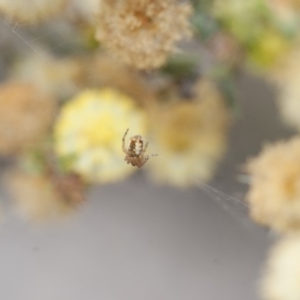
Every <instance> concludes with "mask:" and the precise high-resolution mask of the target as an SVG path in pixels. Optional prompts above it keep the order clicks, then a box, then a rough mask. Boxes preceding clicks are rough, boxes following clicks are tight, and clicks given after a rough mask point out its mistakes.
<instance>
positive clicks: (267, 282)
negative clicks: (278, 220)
mask: <svg viewBox="0 0 300 300" xmlns="http://www.w3.org/2000/svg"><path fill="white" fill-rule="evenodd" d="M299 253H300V236H299V235H296V236H291V237H288V238H284V239H283V240H282V241H279V243H278V244H277V245H275V247H274V248H273V249H272V251H271V255H270V257H269V259H268V265H267V270H266V273H265V275H264V278H263V281H262V288H261V294H262V298H263V299H264V300H298V299H300V256H299Z"/></svg>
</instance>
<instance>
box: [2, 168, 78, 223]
mask: <svg viewBox="0 0 300 300" xmlns="http://www.w3.org/2000/svg"><path fill="white" fill-rule="evenodd" d="M6 183H7V184H6V186H7V187H8V190H9V193H10V194H11V196H12V198H13V201H14V206H15V208H16V211H17V213H18V214H20V215H21V216H22V217H23V218H25V219H28V220H32V221H47V220H52V219H57V218H58V217H61V216H64V215H66V214H67V213H70V212H71V211H72V210H73V208H74V204H77V203H72V201H69V200H70V198H68V199H67V198H65V197H63V196H64V195H63V194H62V193H60V190H59V189H58V188H57V186H55V184H54V183H53V181H52V180H51V178H50V177H49V176H47V175H41V174H30V173H27V172H25V171H23V170H19V169H16V170H14V171H12V172H10V174H8V176H7V177H6ZM69 188H70V186H69Z"/></svg>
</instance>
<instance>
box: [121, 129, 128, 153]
mask: <svg viewBox="0 0 300 300" xmlns="http://www.w3.org/2000/svg"><path fill="white" fill-rule="evenodd" d="M128 130H129V128H127V130H126V131H125V133H124V135H123V138H122V150H123V152H124V153H127V150H126V147H125V138H126V135H127V133H128Z"/></svg>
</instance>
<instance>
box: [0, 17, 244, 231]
mask: <svg viewBox="0 0 300 300" xmlns="http://www.w3.org/2000/svg"><path fill="white" fill-rule="evenodd" d="M76 29H77V30H78V26H77V27H76ZM0 33H1V35H2V36H3V43H0V45H1V48H3V47H4V44H6V46H7V45H8V46H9V47H10V48H13V49H14V51H15V52H16V53H17V54H18V55H19V56H21V57H22V56H26V55H28V54H30V53H31V54H32V53H34V55H37V56H38V57H39V58H41V59H43V60H44V61H45V62H46V63H47V64H48V65H49V66H50V67H51V68H53V70H54V71H55V70H56V67H55V66H54V65H53V64H52V61H51V60H49V54H54V55H58V56H62V57H65V58H68V55H69V54H67V55H66V53H70V52H71V53H72V54H74V55H76V54H80V49H81V44H82V39H81V38H80V37H78V36H76V30H74V28H72V26H69V25H68V24H67V23H66V22H64V21H63V20H59V21H56V22H55V23H52V22H47V23H45V24H44V25H42V26H38V27H29V26H28V25H26V24H25V23H21V22H11V21H10V20H8V19H6V18H4V17H3V16H1V17H0ZM70 49H71V51H70ZM2 64H3V63H2ZM72 84H73V85H74V88H75V89H79V87H77V86H76V84H75V83H72ZM194 182H195V184H196V186H197V187H198V188H199V189H200V190H201V191H202V192H203V193H204V194H205V195H206V196H208V197H209V198H211V199H212V200H213V201H215V202H216V203H217V204H218V205H219V206H220V207H221V208H222V209H223V210H224V211H225V212H226V213H228V214H229V215H231V217H232V218H234V219H236V220H237V221H238V222H239V223H240V224H242V225H243V226H244V227H246V228H247V229H249V228H250V222H249V219H248V217H247V214H248V208H247V205H246V204H245V202H244V201H243V199H242V198H243V195H244V190H245V189H244V187H242V188H241V187H240V188H241V192H240V195H239V198H238V197H237V196H231V195H229V194H227V193H225V192H223V191H222V190H221V189H220V188H217V187H214V186H213V185H214V183H213V185H210V184H207V183H204V182H202V181H200V180H198V179H197V178H194ZM234 186H238V185H237V182H235V183H234ZM240 196H241V197H240Z"/></svg>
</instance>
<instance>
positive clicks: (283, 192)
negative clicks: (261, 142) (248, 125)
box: [246, 137, 300, 232]
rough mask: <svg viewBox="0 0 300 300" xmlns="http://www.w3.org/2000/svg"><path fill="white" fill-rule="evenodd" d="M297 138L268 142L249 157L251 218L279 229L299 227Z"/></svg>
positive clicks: (299, 141) (299, 146) (299, 152)
mask: <svg viewBox="0 0 300 300" xmlns="http://www.w3.org/2000/svg"><path fill="white" fill-rule="evenodd" d="M299 160H300V138H299V137H296V138H293V139H291V140H289V141H287V142H278V143H276V144H273V145H268V146H267V147H265V149H264V150H263V151H262V153H261V154H260V155H259V156H258V157H256V158H254V159H252V160H250V161H249V162H248V164H247V167H246V169H247V170H248V172H249V174H250V175H251V186H250V190H249V192H248V194H247V201H248V203H249V206H250V214H251V217H252V218H253V220H255V221H256V222H258V223H260V224H264V225H267V226H270V227H271V228H273V229H275V230H277V231H280V232H290V231H295V230H299V228H300V166H299V163H298V162H299Z"/></svg>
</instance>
